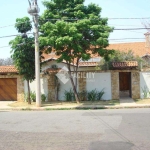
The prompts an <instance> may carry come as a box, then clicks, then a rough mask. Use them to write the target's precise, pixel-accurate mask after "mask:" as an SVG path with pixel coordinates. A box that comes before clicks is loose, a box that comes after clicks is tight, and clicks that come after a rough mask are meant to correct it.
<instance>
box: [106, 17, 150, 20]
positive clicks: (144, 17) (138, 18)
mask: <svg viewBox="0 0 150 150" xmlns="http://www.w3.org/2000/svg"><path fill="white" fill-rule="evenodd" d="M108 19H130V20H132V19H133V20H134V19H150V17H143V18H108Z"/></svg>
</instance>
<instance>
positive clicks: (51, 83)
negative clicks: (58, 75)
mask: <svg viewBox="0 0 150 150" xmlns="http://www.w3.org/2000/svg"><path fill="white" fill-rule="evenodd" d="M48 101H55V73H51V74H49V75H48Z"/></svg>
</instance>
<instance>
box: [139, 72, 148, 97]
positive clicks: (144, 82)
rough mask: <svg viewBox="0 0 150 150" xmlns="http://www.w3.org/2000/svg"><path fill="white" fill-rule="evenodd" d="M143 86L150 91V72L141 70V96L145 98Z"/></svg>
mask: <svg viewBox="0 0 150 150" xmlns="http://www.w3.org/2000/svg"><path fill="white" fill-rule="evenodd" d="M142 88H143V89H144V88H146V89H147V91H150V72H140V96H141V98H144V96H143V91H142ZM149 97H150V95H149Z"/></svg>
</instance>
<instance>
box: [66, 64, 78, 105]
mask: <svg viewBox="0 0 150 150" xmlns="http://www.w3.org/2000/svg"><path fill="white" fill-rule="evenodd" d="M67 66H68V73H69V78H70V81H71V85H72V88H73V92H74V95H75V99H76V102H77V103H80V101H79V97H78V93H77V90H76V87H75V84H74V81H73V78H72V76H71V68H70V64H67Z"/></svg>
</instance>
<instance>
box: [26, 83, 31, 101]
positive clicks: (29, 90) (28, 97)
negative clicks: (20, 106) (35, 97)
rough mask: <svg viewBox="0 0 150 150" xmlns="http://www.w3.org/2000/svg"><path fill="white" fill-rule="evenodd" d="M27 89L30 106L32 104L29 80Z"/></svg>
mask: <svg viewBox="0 0 150 150" xmlns="http://www.w3.org/2000/svg"><path fill="white" fill-rule="evenodd" d="M27 87H28V98H27V99H28V104H31V99H30V85H29V80H27Z"/></svg>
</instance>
